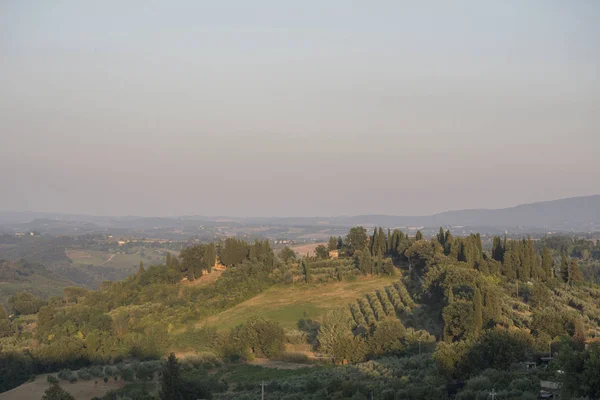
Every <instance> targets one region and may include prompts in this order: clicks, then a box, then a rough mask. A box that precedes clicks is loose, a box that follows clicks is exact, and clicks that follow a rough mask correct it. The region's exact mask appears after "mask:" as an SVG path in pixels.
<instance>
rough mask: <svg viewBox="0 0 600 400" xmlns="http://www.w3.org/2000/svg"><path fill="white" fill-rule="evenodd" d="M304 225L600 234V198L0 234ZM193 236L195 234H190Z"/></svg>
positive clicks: (49, 222)
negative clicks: (413, 212) (430, 211)
mask: <svg viewBox="0 0 600 400" xmlns="http://www.w3.org/2000/svg"><path fill="white" fill-rule="evenodd" d="M200 225H202V226H203V227H205V228H206V227H215V226H238V227H239V226H256V225H259V226H287V227H290V226H304V227H308V226H310V227H319V226H323V227H324V228H327V227H349V226H356V225H364V226H384V227H429V228H436V229H437V227H439V226H444V227H449V226H450V227H451V226H468V227H471V228H475V229H477V230H478V231H480V232H482V233H484V232H490V231H492V230H494V229H495V230H498V229H501V230H504V229H508V230H515V229H519V230H530V231H534V230H537V231H574V232H590V231H600V195H594V196H584V197H572V198H567V199H561V200H553V201H543V202H537V203H531V204H522V205H518V206H515V207H509V208H502V209H474V210H458V211H447V212H443V213H439V214H434V215H427V216H397V215H357V216H339V217H258V218H256V217H250V218H240V217H226V216H213V217H206V216H181V217H134V216H129V217H106V216H99V217H96V216H83V215H67V214H49V213H26V212H12V213H11V212H0V231H2V230H4V231H6V232H9V233H10V232H18V231H22V232H23V231H24V232H27V231H32V230H35V231H41V232H48V233H53V234H63V235H80V234H83V233H99V232H103V233H104V232H106V231H107V230H108V229H110V230H111V232H112V233H113V234H119V233H122V234H125V233H131V232H132V231H133V230H140V229H142V230H146V231H152V230H157V229H168V228H177V229H183V230H185V231H186V232H193V234H194V235H195V234H198V232H199V231H198V230H197V228H198V226H200ZM188 236H190V235H188Z"/></svg>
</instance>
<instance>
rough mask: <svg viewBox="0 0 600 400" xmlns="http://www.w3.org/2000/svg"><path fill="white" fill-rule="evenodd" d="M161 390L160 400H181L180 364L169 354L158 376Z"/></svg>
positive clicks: (173, 355)
mask: <svg viewBox="0 0 600 400" xmlns="http://www.w3.org/2000/svg"><path fill="white" fill-rule="evenodd" d="M160 382H161V389H160V393H159V397H160V399H161V400H181V399H183V393H182V380H181V364H179V361H177V358H176V357H175V354H173V353H171V354H169V358H167V361H166V362H165V363H164V364H163V367H162V370H161V376H160Z"/></svg>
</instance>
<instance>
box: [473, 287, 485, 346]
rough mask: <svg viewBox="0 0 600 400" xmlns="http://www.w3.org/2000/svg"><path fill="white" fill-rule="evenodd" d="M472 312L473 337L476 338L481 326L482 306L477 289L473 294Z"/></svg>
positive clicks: (479, 292)
mask: <svg viewBox="0 0 600 400" xmlns="http://www.w3.org/2000/svg"><path fill="white" fill-rule="evenodd" d="M473 312H474V316H473V334H474V336H475V337H478V336H479V334H480V333H481V327H482V326H483V304H482V299H481V291H480V290H479V288H477V289H475V294H474V295H473Z"/></svg>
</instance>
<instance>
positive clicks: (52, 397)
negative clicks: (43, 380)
mask: <svg viewBox="0 0 600 400" xmlns="http://www.w3.org/2000/svg"><path fill="white" fill-rule="evenodd" d="M42 400H75V397H73V396H72V395H71V393H69V392H67V391H66V390H65V389H63V388H61V387H60V386H59V385H58V383H53V384H51V385H50V387H49V388H48V389H46V391H45V392H44V396H42Z"/></svg>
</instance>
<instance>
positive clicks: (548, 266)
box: [542, 247, 554, 279]
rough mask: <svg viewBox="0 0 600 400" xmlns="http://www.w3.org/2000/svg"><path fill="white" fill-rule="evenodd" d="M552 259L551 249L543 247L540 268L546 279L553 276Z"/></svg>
mask: <svg viewBox="0 0 600 400" xmlns="http://www.w3.org/2000/svg"><path fill="white" fill-rule="evenodd" d="M553 264H554V261H553V260H552V251H551V250H550V249H549V248H547V247H544V249H543V250H542V269H543V270H544V272H545V274H546V279H552V278H553V277H554V265H553Z"/></svg>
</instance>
